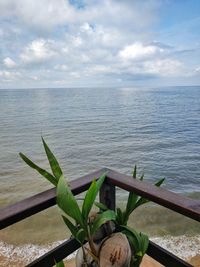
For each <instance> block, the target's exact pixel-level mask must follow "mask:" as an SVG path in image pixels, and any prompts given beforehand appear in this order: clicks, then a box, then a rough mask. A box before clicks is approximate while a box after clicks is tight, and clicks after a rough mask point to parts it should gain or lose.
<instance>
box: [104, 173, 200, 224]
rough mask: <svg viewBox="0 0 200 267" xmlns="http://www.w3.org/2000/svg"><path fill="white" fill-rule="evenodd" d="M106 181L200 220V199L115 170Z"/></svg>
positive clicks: (108, 175)
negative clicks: (188, 196) (182, 194)
mask: <svg viewBox="0 0 200 267" xmlns="http://www.w3.org/2000/svg"><path fill="white" fill-rule="evenodd" d="M107 170H108V169H107ZM106 182H107V183H110V184H113V185H116V186H118V187H121V188H123V189H125V190H128V191H131V192H135V193H137V194H139V195H140V196H143V197H145V198H147V199H149V200H151V201H153V202H155V203H157V204H160V205H162V206H164V207H166V208H169V209H171V210H174V211H176V212H178V213H180V214H183V215H185V216H187V217H189V218H192V219H194V220H196V221H199V222H200V201H198V200H193V199H190V198H187V197H184V196H181V195H178V194H176V193H173V192H170V191H168V190H165V189H163V188H159V187H156V186H153V185H151V184H150V183H148V182H141V181H138V180H136V179H133V178H132V177H131V176H128V175H125V174H121V173H118V172H116V171H113V170H108V172H107V180H106Z"/></svg>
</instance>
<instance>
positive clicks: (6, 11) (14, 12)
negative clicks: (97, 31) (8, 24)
mask: <svg viewBox="0 0 200 267" xmlns="http://www.w3.org/2000/svg"><path fill="white" fill-rule="evenodd" d="M0 15H1V16H2V17H7V16H11V17H13V18H17V19H18V20H20V21H22V22H23V23H25V24H26V25H27V26H30V27H36V28H38V29H47V30H49V29H51V28H52V27H55V26H58V25H61V24H63V23H66V22H67V21H71V20H74V19H75V17H74V15H75V9H74V7H73V6H72V5H70V4H69V2H68V1H65V0H42V1H40V0H35V1H33V0H17V1H15V0H1V1H0Z"/></svg>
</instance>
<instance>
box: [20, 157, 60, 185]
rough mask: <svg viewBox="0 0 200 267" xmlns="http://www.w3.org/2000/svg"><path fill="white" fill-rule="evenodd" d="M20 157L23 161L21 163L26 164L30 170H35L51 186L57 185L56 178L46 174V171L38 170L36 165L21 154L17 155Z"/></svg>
mask: <svg viewBox="0 0 200 267" xmlns="http://www.w3.org/2000/svg"><path fill="white" fill-rule="evenodd" d="M19 155H20V157H21V158H22V159H23V161H25V162H26V164H28V165H29V166H30V167H31V168H32V169H35V170H36V171H37V172H39V174H41V175H42V176H44V177H45V178H46V179H47V180H48V181H49V182H51V183H52V184H53V185H55V186H56V185H57V180H56V178H55V177H54V176H53V175H52V174H50V173H49V172H47V171H46V170H44V169H42V168H40V167H39V166H38V165H36V164H35V163H34V162H33V161H31V160H30V159H29V158H27V157H26V156H25V155H24V154H23V153H19Z"/></svg>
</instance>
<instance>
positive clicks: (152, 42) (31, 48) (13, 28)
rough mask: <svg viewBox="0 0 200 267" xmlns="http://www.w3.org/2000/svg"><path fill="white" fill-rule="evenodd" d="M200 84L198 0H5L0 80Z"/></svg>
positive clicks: (14, 83)
mask: <svg viewBox="0 0 200 267" xmlns="http://www.w3.org/2000/svg"><path fill="white" fill-rule="evenodd" d="M199 84H200V0H123V1H122V0H77V1H76V0H71V1H70V0H17V1H16V0H0V88H1V89H2V88H43V87H45V88H48V87H52V88H58V87H91V86H95V87H108V86H119V87H121V86H166V85H199Z"/></svg>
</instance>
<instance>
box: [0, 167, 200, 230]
mask: <svg viewBox="0 0 200 267" xmlns="http://www.w3.org/2000/svg"><path fill="white" fill-rule="evenodd" d="M104 173H106V179H107V180H106V182H107V183H110V184H112V185H115V186H118V187H120V188H122V189H125V190H127V191H132V192H135V193H137V194H139V195H140V196H143V197H145V198H147V199H149V200H151V201H153V202H155V203H157V204H159V205H161V206H164V207H166V208H169V209H171V210H174V211H176V212H178V213H180V214H183V215H185V216H187V217H189V218H191V219H193V220H196V221H200V201H197V200H194V199H190V198H187V197H185V196H182V195H178V194H176V193H173V192H171V191H169V190H166V189H163V188H160V187H156V186H154V185H151V184H149V183H148V182H144V181H142V182H141V181H138V180H136V179H133V178H132V177H131V176H128V175H125V174H121V173H119V172H116V171H113V170H111V169H108V168H102V169H100V170H98V171H95V172H93V173H90V174H88V175H85V176H82V177H80V178H78V179H76V180H73V181H71V182H70V185H71V189H72V192H73V193H74V194H75V195H76V194H79V193H81V192H83V191H85V190H86V189H87V188H88V187H89V185H90V183H91V182H92V180H93V179H94V177H96V178H98V177H100V176H101V175H102V174H104ZM55 204H56V192H55V188H52V189H49V190H46V191H44V192H42V193H39V194H37V195H34V196H32V197H30V198H26V199H24V200H22V201H19V202H17V203H16V204H12V205H9V206H7V207H4V208H1V209H0V229H3V228H5V227H7V226H9V225H11V224H13V223H16V222H18V221H21V220H23V219H25V218H27V217H29V216H31V215H33V214H36V213H38V212H40V211H42V210H45V209H47V208H49V207H51V206H53V205H55Z"/></svg>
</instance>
